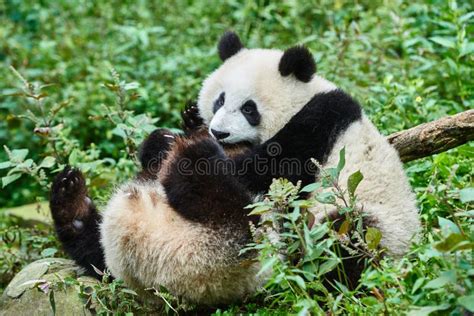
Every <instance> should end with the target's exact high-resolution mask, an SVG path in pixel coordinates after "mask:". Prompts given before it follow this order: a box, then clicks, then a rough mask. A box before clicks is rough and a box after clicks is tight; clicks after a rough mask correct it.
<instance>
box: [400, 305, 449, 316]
mask: <svg viewBox="0 0 474 316" xmlns="http://www.w3.org/2000/svg"><path fill="white" fill-rule="evenodd" d="M449 307H451V305H449V304H442V305H437V306H423V307H416V308H414V309H412V310H410V311H409V312H408V313H407V316H428V315H430V314H431V313H433V312H436V311H443V310H445V309H448V308H449Z"/></svg>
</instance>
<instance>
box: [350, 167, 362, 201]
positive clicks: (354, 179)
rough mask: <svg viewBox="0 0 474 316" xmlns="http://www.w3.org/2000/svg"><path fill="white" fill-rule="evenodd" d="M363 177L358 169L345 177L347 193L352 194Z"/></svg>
mask: <svg viewBox="0 0 474 316" xmlns="http://www.w3.org/2000/svg"><path fill="white" fill-rule="evenodd" d="M362 179H364V176H363V175H362V173H361V172H360V170H358V171H356V172H354V173H353V174H351V175H350V176H349V178H348V179H347V189H348V190H349V194H350V195H351V196H354V193H355V190H356V189H357V187H358V186H359V183H360V182H361V181H362Z"/></svg>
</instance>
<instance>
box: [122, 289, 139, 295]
mask: <svg viewBox="0 0 474 316" xmlns="http://www.w3.org/2000/svg"><path fill="white" fill-rule="evenodd" d="M121 291H122V292H123V293H127V294H131V295H134V296H138V294H137V292H135V291H133V290H130V289H122V290H121Z"/></svg>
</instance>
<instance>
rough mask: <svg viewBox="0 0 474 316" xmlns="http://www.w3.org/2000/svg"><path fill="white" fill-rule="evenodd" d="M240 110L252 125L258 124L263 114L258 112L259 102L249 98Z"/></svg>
mask: <svg viewBox="0 0 474 316" xmlns="http://www.w3.org/2000/svg"><path fill="white" fill-rule="evenodd" d="M240 112H242V114H243V115H244V116H245V118H246V119H247V122H249V124H250V125H252V126H257V125H258V124H260V119H261V115H260V113H259V112H258V109H257V104H256V103H255V102H254V101H252V100H248V101H247V102H245V103H244V105H242V107H241V108H240Z"/></svg>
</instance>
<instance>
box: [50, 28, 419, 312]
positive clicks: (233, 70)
mask: <svg viewBox="0 0 474 316" xmlns="http://www.w3.org/2000/svg"><path fill="white" fill-rule="evenodd" d="M219 55H220V57H221V59H222V60H223V61H224V63H223V64H222V65H221V66H220V67H219V68H218V69H217V70H216V71H214V72H213V73H212V74H211V75H210V76H209V77H208V78H207V79H206V80H205V82H204V83H203V86H202V89H201V92H200V95H199V100H198V104H197V109H198V112H199V116H197V115H196V114H197V113H195V112H193V111H190V112H188V114H186V115H185V118H186V119H187V122H188V124H187V125H189V126H190V129H191V130H194V129H201V128H202V126H205V127H208V129H209V134H210V135H212V137H210V136H208V135H203V134H201V133H189V134H190V135H188V136H184V137H181V136H177V135H172V134H170V133H168V132H166V131H162V130H160V131H157V132H156V133H154V134H153V135H152V136H151V137H150V138H149V139H148V140H147V141H146V142H145V146H144V147H143V148H144V152H142V163H143V166H144V169H145V173H146V174H147V175H148V176H147V177H145V178H144V179H141V180H136V181H132V182H130V183H127V184H125V185H123V186H122V187H120V188H119V189H118V190H117V191H116V193H115V194H114V195H113V197H112V198H111V200H110V201H109V203H108V205H107V207H106V209H105V211H104V212H103V216H102V218H101V217H100V216H99V215H98V213H97V212H96V210H95V208H94V207H93V204H92V202H91V201H90V199H88V198H87V191H86V188H85V185H84V181H83V178H82V175H81V174H80V173H79V172H78V171H76V170H65V171H64V172H63V173H62V174H60V175H59V176H58V177H57V179H56V180H55V183H54V185H53V191H52V197H51V210H52V212H53V216H54V219H55V222H56V227H57V232H58V235H59V236H60V238H61V240H62V241H63V243H64V245H65V248H66V250H67V251H68V252H69V253H70V254H71V256H72V257H73V258H74V259H76V261H77V262H78V263H79V264H81V265H83V266H84V267H86V268H88V269H91V268H90V265H91V264H94V265H95V266H97V267H105V266H107V267H108V268H109V269H110V271H111V272H112V274H113V275H114V276H116V277H119V278H122V279H124V280H125V282H126V283H127V284H129V285H130V286H134V287H137V288H150V287H158V286H160V285H162V286H165V287H166V288H167V289H168V290H170V291H171V293H173V294H175V295H178V296H181V297H183V298H184V299H186V300H189V301H192V302H195V303H198V304H203V305H213V304H219V303H227V302H231V301H235V300H239V299H242V298H243V297H244V296H245V295H247V294H250V293H252V292H254V291H255V289H256V288H257V287H258V286H260V285H261V284H262V282H263V280H262V278H261V277H257V275H256V272H257V271H258V270H259V265H258V263H255V262H253V261H249V260H248V259H251V258H249V257H241V256H239V250H240V249H241V248H242V247H243V246H244V245H245V244H246V243H247V242H249V241H250V238H251V236H250V232H249V228H248V222H249V221H252V222H256V221H257V220H258V218H254V217H248V216H247V214H246V211H245V210H244V209H243V207H244V206H245V205H248V204H250V203H251V202H253V201H254V200H255V199H256V198H258V196H259V195H260V194H261V193H264V192H266V191H267V190H268V187H269V185H270V183H271V181H272V179H273V178H275V177H284V178H288V179H289V180H290V181H293V182H296V181H298V180H301V181H302V182H303V184H308V183H311V182H313V181H315V179H316V177H317V176H318V174H317V171H312V170H313V169H308V168H299V170H300V171H299V172H295V170H292V169H291V168H282V166H283V165H285V162H287V161H288V160H292V161H298V162H299V163H300V166H306V165H308V163H310V159H311V158H314V159H316V160H318V161H319V163H320V164H321V165H322V166H323V167H331V166H334V165H335V164H336V163H337V159H338V153H339V151H340V149H341V148H342V147H345V148H346V167H345V168H344V170H343V172H342V174H341V177H342V179H343V180H346V179H347V177H348V176H349V175H350V174H352V173H353V172H355V171H357V170H361V172H362V173H363V174H364V180H363V181H362V183H361V184H360V185H359V187H358V190H357V195H358V199H359V200H358V201H359V202H360V203H361V204H362V205H363V210H364V211H365V213H366V218H368V219H369V220H370V222H371V223H372V225H374V226H376V227H377V228H378V229H379V230H380V231H381V232H382V234H383V237H382V241H381V244H382V246H383V247H385V248H387V249H388V251H389V253H391V254H393V255H402V254H404V253H405V252H406V250H407V248H408V245H409V241H410V238H412V237H413V236H414V235H415V234H416V233H417V231H418V230H419V226H420V223H419V217H418V212H417V209H416V206H415V200H414V196H413V194H412V193H411V191H410V187H409V185H408V181H407V179H406V176H405V175H404V172H403V169H402V165H401V162H400V160H399V158H398V155H397V153H396V151H395V150H394V149H393V148H392V147H391V146H390V145H389V144H388V143H387V141H386V140H385V138H384V137H383V136H382V135H380V134H379V132H378V131H377V130H376V128H375V127H374V126H373V125H372V123H371V122H370V121H369V120H368V119H367V117H366V116H365V115H364V114H363V113H362V111H361V109H360V106H359V105H358V104H357V102H356V101H354V100H353V99H352V98H351V97H350V96H348V95H347V94H346V93H344V92H343V91H341V90H340V89H337V87H336V86H335V85H334V84H333V83H331V82H329V81H327V80H325V79H323V78H321V77H319V76H317V75H315V71H316V66H315V62H314V60H313V58H312V56H311V54H310V53H309V51H308V50H307V49H305V48H303V47H300V46H297V47H293V48H290V49H288V50H286V51H284V52H283V51H279V50H269V49H246V48H244V47H243V45H242V44H241V42H240V39H239V38H238V37H237V35H236V34H234V33H226V34H224V36H223V37H222V38H221V41H220V42H219ZM201 119H202V122H200V120H201ZM242 143H245V144H249V145H250V147H249V149H248V150H245V151H243V152H238V153H236V154H234V155H232V156H231V157H229V155H227V154H226V152H225V151H224V149H223V145H225V146H228V145H234V144H242ZM275 144H277V145H278V146H277V147H278V148H279V150H278V152H274V151H273V150H272V146H274V145H275ZM203 158H204V160H203ZM156 161H157V162H158V165H157V166H155V165H154V167H156V168H155V169H154V170H151V168H149V167H151V165H152V164H151V162H156ZM202 161H205V162H206V168H208V169H205V172H202V170H201V169H200V164H199V162H202ZM262 161H265V162H266V163H267V164H268V165H272V166H277V168H261V163H262ZM183 162H184V163H183ZM222 162H224V163H222ZM228 162H231V163H230V164H229V163H228ZM268 165H267V166H268ZM285 166H286V165H285ZM154 171H155V172H156V171H157V172H158V173H157V174H156V173H155V172H154ZM341 183H346V181H341ZM313 212H314V213H315V215H316V217H317V218H318V219H319V220H323V219H324V218H325V217H326V216H327V215H329V216H331V215H332V214H331V212H334V210H324V209H318V208H315V209H314V210H313ZM326 213H329V214H326ZM97 223H100V224H99V226H100V232H99V227H98V226H97ZM99 236H100V244H99ZM101 246H102V247H101ZM102 249H103V250H102ZM104 257H105V264H104V262H103V258H104Z"/></svg>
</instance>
